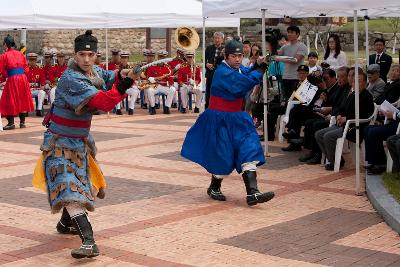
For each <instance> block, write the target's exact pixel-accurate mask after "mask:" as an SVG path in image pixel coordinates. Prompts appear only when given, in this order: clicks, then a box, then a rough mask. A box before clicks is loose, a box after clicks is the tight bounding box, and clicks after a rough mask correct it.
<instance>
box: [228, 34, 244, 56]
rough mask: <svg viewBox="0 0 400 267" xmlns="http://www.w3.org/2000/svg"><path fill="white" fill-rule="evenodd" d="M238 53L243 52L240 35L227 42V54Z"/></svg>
mask: <svg viewBox="0 0 400 267" xmlns="http://www.w3.org/2000/svg"><path fill="white" fill-rule="evenodd" d="M236 53H240V54H243V44H242V42H240V38H239V37H238V36H235V37H234V38H233V40H230V41H228V42H226V44H225V55H229V54H236Z"/></svg>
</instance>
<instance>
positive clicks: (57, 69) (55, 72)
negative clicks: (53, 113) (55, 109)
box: [50, 51, 68, 103]
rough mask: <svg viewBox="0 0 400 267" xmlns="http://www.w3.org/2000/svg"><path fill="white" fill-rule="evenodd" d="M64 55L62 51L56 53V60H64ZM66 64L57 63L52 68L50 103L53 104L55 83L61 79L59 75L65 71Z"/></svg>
mask: <svg viewBox="0 0 400 267" xmlns="http://www.w3.org/2000/svg"><path fill="white" fill-rule="evenodd" d="M64 57H65V55H64V53H63V52H62V51H59V52H57V59H59V58H63V59H64ZM67 67H68V66H67V63H66V62H64V63H63V64H62V65H61V63H60V62H58V63H57V64H56V65H54V66H53V68H52V71H51V76H50V77H51V83H50V88H51V89H50V103H53V102H54V98H55V95H56V89H57V83H58V80H59V79H60V78H61V75H62V74H63V73H64V71H65V70H66V69H67Z"/></svg>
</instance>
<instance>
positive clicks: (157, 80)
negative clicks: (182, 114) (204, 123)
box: [146, 51, 176, 115]
mask: <svg viewBox="0 0 400 267" xmlns="http://www.w3.org/2000/svg"><path fill="white" fill-rule="evenodd" d="M164 55H168V52H166V51H165V52H164V51H162V52H161V53H160V54H159V55H158V56H159V59H162V58H163V57H165V56H164ZM172 75H173V72H172V70H171V69H170V67H169V66H168V64H166V63H161V64H158V65H154V66H151V67H149V68H148V69H147V70H146V77H147V79H148V81H149V82H150V83H152V84H157V86H155V87H154V86H152V87H150V88H149V89H147V96H148V99H149V103H150V107H149V113H150V115H154V114H156V107H155V104H156V98H155V97H156V95H160V94H163V95H165V96H167V100H166V101H165V106H164V107H163V109H164V110H163V113H164V114H170V108H171V104H172V101H173V98H174V95H175V92H176V89H175V87H174V79H173V78H172Z"/></svg>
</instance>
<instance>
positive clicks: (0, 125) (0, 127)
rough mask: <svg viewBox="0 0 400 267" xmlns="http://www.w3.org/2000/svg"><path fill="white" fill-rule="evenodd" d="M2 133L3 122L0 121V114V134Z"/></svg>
mask: <svg viewBox="0 0 400 267" xmlns="http://www.w3.org/2000/svg"><path fill="white" fill-rule="evenodd" d="M1 131H3V120H2V119H1V113H0V132H1Z"/></svg>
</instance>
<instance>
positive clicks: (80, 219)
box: [71, 213, 100, 259]
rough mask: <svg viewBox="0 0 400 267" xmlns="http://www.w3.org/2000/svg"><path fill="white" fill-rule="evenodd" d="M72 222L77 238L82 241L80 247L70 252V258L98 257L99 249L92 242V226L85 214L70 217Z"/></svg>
mask: <svg viewBox="0 0 400 267" xmlns="http://www.w3.org/2000/svg"><path fill="white" fill-rule="evenodd" d="M72 222H73V224H74V225H75V227H76V229H78V232H79V236H80V237H81V239H82V245H81V246H80V247H79V248H77V249H73V250H72V251H71V256H72V257H74V258H76V259H81V258H92V257H96V256H99V254H100V252H99V248H98V247H97V245H96V243H95V242H94V238H93V230H92V225H91V224H90V222H89V219H88V217H87V215H86V213H84V214H79V215H76V216H74V217H72Z"/></svg>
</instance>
